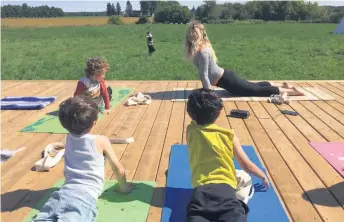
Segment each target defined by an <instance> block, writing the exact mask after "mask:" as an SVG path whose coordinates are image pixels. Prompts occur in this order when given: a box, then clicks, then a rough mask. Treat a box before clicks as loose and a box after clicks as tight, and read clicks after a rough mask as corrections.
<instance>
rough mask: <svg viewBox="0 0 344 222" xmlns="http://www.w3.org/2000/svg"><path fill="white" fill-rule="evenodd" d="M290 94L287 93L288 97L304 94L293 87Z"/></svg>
mask: <svg viewBox="0 0 344 222" xmlns="http://www.w3.org/2000/svg"><path fill="white" fill-rule="evenodd" d="M292 89H293V91H292V92H288V96H304V95H305V94H304V93H303V92H300V91H299V90H297V89H296V88H295V87H293V88H292Z"/></svg>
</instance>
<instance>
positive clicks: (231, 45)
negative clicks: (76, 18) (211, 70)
mask: <svg viewBox="0 0 344 222" xmlns="http://www.w3.org/2000/svg"><path fill="white" fill-rule="evenodd" d="M99 19H104V22H105V20H106V19H105V18H99ZM89 20H90V21H92V19H89ZM98 23H101V21H99V22H98ZM335 27H336V25H335V24H299V23H296V24H288V23H271V24H256V25H254V24H245V25H206V28H207V31H208V34H209V36H210V40H211V41H212V44H213V47H214V49H215V51H216V54H217V56H218V58H219V65H220V66H222V67H223V68H227V69H232V70H234V72H236V73H238V74H239V75H240V76H242V77H244V78H247V79H251V80H258V79H260V80H262V79H266V80H272V79H275V80H278V79H287V80H298V79H301V80H310V79H316V80H322V79H344V68H343V67H344V44H343V43H344V35H333V34H331V33H330V32H331V31H333V30H334V29H335ZM186 28H187V26H186V25H123V26H115V25H103V26H73V27H49V28H6V29H3V30H2V40H1V45H2V58H1V59H2V79H49V80H50V79H51V80H54V79H79V78H80V77H82V76H83V75H84V63H85V61H86V59H87V58H89V57H96V56H102V57H105V58H106V59H107V60H108V61H109V64H110V70H109V72H108V73H107V76H106V78H107V79H113V80H193V79H198V78H199V77H198V73H197V71H196V69H195V68H194V67H193V66H192V64H190V63H187V62H185V60H184V58H183V42H184V36H185V31H186ZM148 30H150V31H152V34H153V37H154V44H155V47H156V50H157V51H156V52H155V53H154V54H153V56H148V49H147V45H146V38H145V36H146V32H147V31H148Z"/></svg>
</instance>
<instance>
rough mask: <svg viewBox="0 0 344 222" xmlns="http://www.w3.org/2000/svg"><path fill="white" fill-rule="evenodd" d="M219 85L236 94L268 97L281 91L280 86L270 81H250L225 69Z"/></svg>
mask: <svg viewBox="0 0 344 222" xmlns="http://www.w3.org/2000/svg"><path fill="white" fill-rule="evenodd" d="M217 86H218V87H220V88H223V89H225V90H227V91H228V92H229V93H230V94H232V95H235V96H257V97H268V96H271V95H273V94H279V93H280V92H279V89H278V87H276V86H271V84H270V83H269V82H256V83H253V82H249V81H247V80H245V79H241V78H240V77H239V76H238V75H237V74H235V73H234V72H233V71H231V70H225V72H224V73H223V76H222V77H221V79H220V80H219V81H218V83H217Z"/></svg>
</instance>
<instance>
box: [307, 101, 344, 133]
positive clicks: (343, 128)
mask: <svg viewBox="0 0 344 222" xmlns="http://www.w3.org/2000/svg"><path fill="white" fill-rule="evenodd" d="M300 104H302V105H303V106H304V107H305V108H306V109H308V110H309V111H310V112H312V113H313V114H314V115H315V116H317V117H318V118H319V119H320V120H321V121H323V122H324V123H325V124H327V126H329V127H330V128H331V129H333V130H334V131H335V132H336V133H337V134H338V135H340V136H341V137H342V138H344V125H342V124H341V123H339V122H338V121H337V120H336V119H334V118H333V117H331V116H330V115H329V114H327V113H326V112H324V111H323V110H321V109H320V108H319V107H317V106H316V105H315V104H314V103H312V102H310V101H303V102H300Z"/></svg>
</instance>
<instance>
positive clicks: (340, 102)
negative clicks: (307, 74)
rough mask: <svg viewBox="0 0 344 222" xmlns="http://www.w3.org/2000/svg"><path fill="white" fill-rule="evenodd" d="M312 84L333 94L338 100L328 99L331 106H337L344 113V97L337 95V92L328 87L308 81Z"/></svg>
mask: <svg viewBox="0 0 344 222" xmlns="http://www.w3.org/2000/svg"><path fill="white" fill-rule="evenodd" d="M307 84H308V85H310V86H314V87H317V88H320V89H321V90H322V91H325V92H326V93H328V94H330V95H331V96H333V97H334V98H335V99H336V101H326V103H327V104H330V105H331V106H333V107H334V108H336V109H337V110H338V111H340V112H342V113H344V108H343V107H344V98H343V97H341V96H339V95H337V94H336V93H334V92H332V91H330V90H328V89H327V88H325V87H323V86H321V85H319V84H317V83H307Z"/></svg>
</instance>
